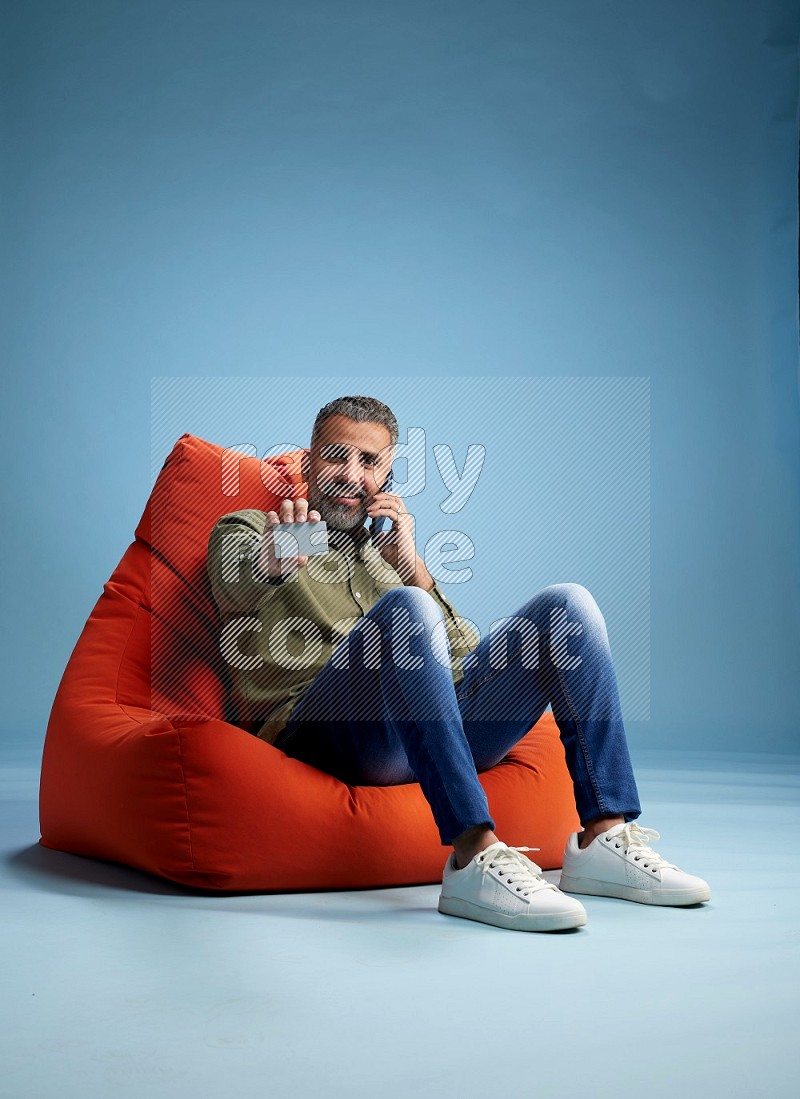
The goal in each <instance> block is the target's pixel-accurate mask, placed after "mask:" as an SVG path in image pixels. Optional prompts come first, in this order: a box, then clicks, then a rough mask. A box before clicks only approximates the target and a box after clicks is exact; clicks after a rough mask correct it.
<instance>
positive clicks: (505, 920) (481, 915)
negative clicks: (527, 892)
mask: <svg viewBox="0 0 800 1099" xmlns="http://www.w3.org/2000/svg"><path fill="white" fill-rule="evenodd" d="M439 911H440V912H442V913H444V915H446V916H460V917H461V919H464V920H475V921H476V922H477V923H489V924H493V925H494V927H504V928H506V929H507V930H509V931H565V930H567V929H568V928H570V927H582V926H583V924H585V923H586V913H585V912H543V913H540V914H539V915H536V914H531V913H527V914H522V915H519V916H507V915H506V914H505V913H504V912H495V911H494V910H493V909H491V908H481V906H480V905H478V904H473V903H472V902H471V901H464V900H461V898H460V897H441V896H440V897H439Z"/></svg>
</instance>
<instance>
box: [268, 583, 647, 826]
mask: <svg viewBox="0 0 800 1099" xmlns="http://www.w3.org/2000/svg"><path fill="white" fill-rule="evenodd" d="M449 655H450V645H449V642H448V639H447V634H446V631H445V628H444V614H443V612H442V610H441V608H440V607H439V604H438V603H437V602H436V600H435V599H433V598H432V596H430V595H429V594H428V592H426V591H424V590H423V589H422V588H416V587H411V586H409V587H402V588H393V589H392V590H391V591H389V592H387V593H386V594H385V595H384V596H382V597H381V598H380V599H379V600H378V602H377V603H376V604H375V605H374V606H373V607H372V608H371V609H370V610H369V612H368V613H367V614H366V615H364V617H363V618H361V619H360V620H359V622H358V623H357V625H356V626H354V627H353V628H352V629H351V630H350V632H349V633H348V635H347V636H346V637H345V638H344V639H343V640H342V641H341V642H340V643H339V645H338V647H337V648H336V649H335V650H334V652H333V654H332V655H331V657H330V658H329V659H328V661H327V663H326V664H325V665H324V666H323V668H322V669H321V670H320V672H319V673H318V674H317V676H316V677H315V678H314V680H313V681H312V683H311V684H310V685H309V687H308V688H307V690H306V691H305V693H304V694H303V695H302V697H301V698H300V699H299V701H298V702H297V704H296V705H295V707H294V709H293V710H292V712H291V714H290V717H289V722H288V724H287V725H286V726H285V727H284V729H282V730H281V732H280V733H279V735H278V737H277V738H276V740H275V746H276V747H277V748H279V749H280V750H281V751H282V752H284V753H285V754H286V755H288V756H292V757H293V758H295V759H300V760H303V761H305V762H306V763H309V764H311V766H313V767H316V768H318V769H319V770H321V771H326V772H327V773H328V774H331V775H334V776H336V777H337V778H339V779H341V780H342V781H343V782H346V783H349V784H351V785H362V786H363V785H366V786H394V785H398V784H400V783H409V782H419V784H420V787H421V788H422V791H423V793H424V795H425V797H426V798H427V800H428V802H429V804H430V806H431V810H432V812H433V817H434V820H435V821H436V825H437V827H438V829H439V835H440V838H441V841H442V845H443V846H444V845H447V844H449V843H450V842H451V841H452V839H453V838H454V837H457V836H459V835H460V834H461V833H462V832H464V831H465V830H466V829H467V828H470V827H472V826H473V825H476V824H488V825H489V827H490V828H492V829H494V828H495V822H494V821H493V820H492V817H491V814H490V812H489V805H488V802H487V800H486V795H485V793H484V791H483V787H482V786H481V784H480V782H479V781H478V777H477V776H478V773H479V772H480V771H485V770H488V769H489V768H490V767H494V766H495V764H497V763H499V762H500V760H501V759H503V758H504V756H506V755H507V753H508V752H509V751H510V749H511V748H512V747H513V746H514V745H515V744H516V743H517V742H518V741H519V740H520V739H521V738H522V737H523V736H524V735H525V734H526V733H527V732H528V731H529V730H530V729H531V727H532V726H533V725H535V723H536V722H537V721H538V720H539V718H540V717H541V715H542V714H543V713H544V711H545V710H546V709H547V706H548V704H549V705H551V706H552V709H553V715H554V717H555V720H556V724H557V725H558V729H559V732H560V735H561V740H562V743H563V745H564V753H565V757H566V762H567V767H568V768H569V772H570V775H571V777H572V782H573V788H574V791H575V804H576V807H577V811H578V816H579V818H580V821H581V824H582V825H583V824H586V822H587V821H590V820H592V819H593V818H595V817H601V816H611V815H619V816H622V817H624V818H625V820H626V821H628V820H634V819H636V818H637V817H638V816H639V815H640V813H641V809H640V806H639V798H638V792H637V789H636V782H635V780H634V777H633V770H632V767H631V761H630V756H629V754H628V746H627V741H626V738H625V730H624V726H623V722H622V713H621V709H620V702H619V695H618V691H617V681H616V676H615V673H614V667H613V664H612V660H611V652H610V649H609V644H608V634H607V632H606V625H605V621H604V619H603V616H602V614H601V613H600V610H599V608H598V606H597V603H596V602H595V600H594V598H593V597H592V595H591V594H590V592H589V591H587V589H586V588H584V587H582V586H581V585H580V584H553V585H551V586H549V587H546V588H543V589H542V590H541V591H539V592H537V593H536V595H534V596H533V597H532V598H531V599H529V600H528V602H527V603H524V604H523V605H522V607H520V609H519V610H518V611H517V612H516V614H515V615H513V616H511V618H506V619H503V620H502V621H501V622H500V623H497V624H493V628H492V629H491V630H490V632H489V634H488V635H487V636H486V637H484V638H483V639H482V640H481V641H480V644H479V645H478V646H477V648H476V649H475V650H474V651H473V653H471V654H470V655H469V656H467V657H466V659H465V661H464V664H463V668H464V678H463V679H462V680H461V682H460V683H459V684H458V685H457V686H454V684H453V677H452V673H451V670H450V662H449Z"/></svg>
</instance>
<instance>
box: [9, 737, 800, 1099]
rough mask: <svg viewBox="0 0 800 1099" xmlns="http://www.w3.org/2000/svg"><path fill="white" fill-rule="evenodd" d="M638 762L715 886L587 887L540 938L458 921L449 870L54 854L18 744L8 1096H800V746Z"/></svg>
mask: <svg viewBox="0 0 800 1099" xmlns="http://www.w3.org/2000/svg"><path fill="white" fill-rule="evenodd" d="M634 762H635V764H636V769H637V777H638V781H639V787H640V793H641V795H642V805H643V810H644V811H643V813H642V817H641V819H640V823H642V824H643V825H646V826H649V827H653V828H657V829H658V830H659V831H660V832H661V834H662V839H661V841H659V843H658V844H657V846H658V847H659V849H660V850H661V851H662V852H663V853H664V854H665V855H667V857H669V858H670V859H672V860H673V861H675V862H677V863H678V865H680V866H682V867H683V868H684V869H686V870H689V871H691V872H693V873H697V874H700V875H701V876H703V877H705V878H707V880H708V881H709V882H710V884H711V887H712V894H713V896H712V900H711V902H710V903H708V904H706V905H702V906H697V907H695V908H688V909H668V908H663V909H659V908H649V907H646V906H644V905H636V904H630V903H626V902H624V901H616V900H608V899H602V898H592V897H587V898H585V899H584V903H585V905H586V908H587V911H588V913H589V923H588V924H587V926H586V927H584V928H581V929H577V930H574V931H570V932H562V933H557V934H549V935H546V934H523V933H519V932H510V931H504V930H500V929H497V928H492V927H488V926H485V925H482V924H475V923H471V922H469V921H466V920H459V919H457V918H454V917H449V916H443V915H440V914H439V913H438V912H437V910H436V902H437V899H438V893H439V890H438V887H437V886H434V885H430V886H421V887H420V886H417V887H414V888H401V889H379V890H363V891H352V892H343V893H319V894H307V893H306V894H295V895H289V894H282V895H263V896H253V895H250V896H234V897H221V896H207V897H204V896H201V897H198V896H194V895H192V896H188V895H186V894H184V893H183V892H181V890H180V889H178V888H177V887H176V888H172V887H171V886H170V885H169V884H165V883H162V882H159V881H157V880H156V879H151V878H149V877H147V876H145V875H142V874H139V873H136V872H134V871H129V870H126V869H123V868H119V867H114V866H109V865H105V864H102V863H95V862H93V861H90V860H86V859H80V858H75V857H72V856H69V855H63V854H58V853H55V852H50V851H46V850H44V849H43V848H39V847H38V846H36V845H35V844H36V840H37V839H38V835H39V832H38V824H37V807H36V795H37V778H38V772H37V765H38V759H37V758H36V752H35V749H34V748H31V749H27V750H26V749H25V748H22V747H20V748H18V749H17V750H16V751H14V750H11V749H7V750H6V754H5V759H4V761H3V767H2V771H0V798H1V800H0V820H1V821H2V837H3V848H4V851H3V859H2V864H1V869H0V874H1V875H2V876H1V877H0V884H1V885H2V920H3V937H2V941H3V959H2V1005H3V1016H2V1019H1V1020H0V1023H1V1024H2V1025H1V1026H0V1034H1V1035H2V1038H1V1039H0V1041H1V1043H2V1048H0V1095H2V1096H3V1097H4V1099H40V1097H41V1099H72V1097H73V1096H74V1097H76V1099H78V1097H80V1099H91V1097H95V1096H97V1097H98V1099H101V1097H102V1099H108V1096H109V1095H129V1096H132V1097H136V1099H139V1097H143V1099H144V1097H147V1099H150V1097H158V1096H165V1097H166V1096H170V1097H173V1099H175V1097H180V1096H183V1095H186V1096H192V1097H194V1099H198V1097H199V1099H213V1097H216V1096H219V1097H223V1096H224V1097H225V1099H228V1097H230V1096H233V1097H235V1099H239V1097H250V1096H252V1097H254V1099H255V1097H258V1099H274V1097H279V1099H281V1097H283V1096H286V1097H287V1099H288V1097H290V1096H291V1097H300V1099H304V1097H306V1096H308V1097H309V1099H310V1097H312V1096H313V1097H315V1099H316V1097H323V1099H331V1097H338V1096H342V1097H344V1096H347V1097H349V1099H353V1097H360V1096H365V1097H366V1096H370V1097H372V1096H374V1095H376V1094H377V1095H379V1096H384V1097H389V1096H392V1097H393V1096H413V1097H414V1099H423V1097H426V1096H431V1097H434V1096H435V1097H436V1099H450V1097H451V1096H452V1097H458V1099H472V1097H474V1099H493V1097H494V1096H506V1095H517V1096H543V1097H546V1099H558V1097H561V1096H564V1097H569V1099H573V1097H576V1096H578V1097H580V1096H591V1097H592V1099H605V1097H609V1099H611V1097H612V1096H613V1097H617V1096H620V1097H622V1096H626V1095H627V1096H632V1095H633V1096H635V1095H644V1096H647V1097H648V1099H656V1097H660V1096H664V1097H666V1096H669V1097H675V1096H679V1097H694V1096H710V1097H713V1099H716V1097H722V1096H724V1097H729V1096H747V1097H751V1096H753V1095H756V1094H759V1095H764V1096H768V1097H769V1099H776V1097H779V1096H789V1095H792V1096H794V1095H796V1094H797V1093H798V1092H797V1079H798V1071H797V1070H798V1063H797V1052H796V1051H797V1048H798V1042H797V1034H798V1032H799V1029H798V1028H799V1025H800V1011H799V1010H798V988H800V980H799V979H798V978H800V967H799V966H798V939H799V938H800V936H799V934H798V919H797V916H798V900H799V899H800V889H799V888H798V885H799V879H798V868H799V866H800V857H799V856H798V851H799V850H800V847H799V846H798V824H799V823H800V822H799V821H798V816H800V814H798V800H800V799H799V795H800V757H786V756H783V757H775V756H772V757H766V756H756V755H748V756H743V755H727V756H721V755H716V756H709V755H702V754H693V755H691V756H687V755H686V754H683V755H682V756H677V755H668V754H665V753H658V754H656V753H652V752H639V753H634ZM501 838H502V837H501ZM276 842H280V838H279V837H276ZM528 842H529V844H530V845H531V846H533V845H534V844H535V841H534V840H533V839H531V840H530V841H528ZM448 850H449V849H445V848H443V849H442V854H443V858H442V863H444V858H445V857H446V854H447V851H448ZM264 856H265V858H269V851H265V853H264ZM297 857H298V858H299V859H302V857H303V852H302V851H301V850H298V852H297ZM532 857H535V856H532ZM548 876H550V877H552V879H553V880H556V881H557V879H558V872H557V871H554V872H553V873H552V874H551V875H548Z"/></svg>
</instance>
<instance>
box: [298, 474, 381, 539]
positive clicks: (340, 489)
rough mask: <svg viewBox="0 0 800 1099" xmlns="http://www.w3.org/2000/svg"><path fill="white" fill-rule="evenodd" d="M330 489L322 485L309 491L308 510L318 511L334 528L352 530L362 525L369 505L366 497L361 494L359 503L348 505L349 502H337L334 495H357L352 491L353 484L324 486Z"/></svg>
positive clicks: (321, 517)
mask: <svg viewBox="0 0 800 1099" xmlns="http://www.w3.org/2000/svg"><path fill="white" fill-rule="evenodd" d="M324 487H325V488H326V489H327V490H328V491H327V492H324V491H323V489H322V487H321V486H317V487H316V488H315V489H313V490H312V489H311V486H309V491H308V510H309V511H312V510H313V511H318V512H319V517H320V519H322V520H324V521H325V522H326V523H327V524H328V526H329V527H330V528H331V529H332V530H347V531H352V530H355V529H356V528H357V527H359V526H361V525H362V524H363V523H364V521H365V520H366V519H367V517H368V516H367V507H366V504H365V502H364V497H363V496H361V498H360V500H359V502H358V505H357V506H356V505H353V506H352V507H348V505H347V504H337V503H336V501H335V500H334V499H333V497H334V496H356V495H360V494H358V493H355V492H352V491H350V488H351V487H352V486H348V485H346V484H344V485H341V484H340V485H335V484H329V485H325V486H324Z"/></svg>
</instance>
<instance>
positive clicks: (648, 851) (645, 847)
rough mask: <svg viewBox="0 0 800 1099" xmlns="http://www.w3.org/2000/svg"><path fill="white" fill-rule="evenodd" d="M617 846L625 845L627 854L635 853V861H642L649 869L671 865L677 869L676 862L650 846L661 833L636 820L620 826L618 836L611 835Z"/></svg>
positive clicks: (659, 868)
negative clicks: (639, 823) (668, 860)
mask: <svg viewBox="0 0 800 1099" xmlns="http://www.w3.org/2000/svg"><path fill="white" fill-rule="evenodd" d="M611 838H612V839H613V841H614V843H615V844H616V845H617V846H624V848H625V854H626V855H633V859H634V862H639V861H641V862H642V865H643V866H644V867H645V868H646V869H649V870H663V869H665V868H667V867H670V868H671V869H673V870H677V869H678V868H677V866H676V865H675V863H674V862H667V860H666V859H665V858H664V857H663V855H659V853H658V851H654V850H653V848H652V847H650V846H649V841H650V840H658V839H661V833H660V832H656V830H655V828H642V827H641V826H640V825H638V824H637V823H636V821H635V820H629V821H628V823H627V824H626V825H625V827H624V828H620V830H619V832H617V834H616V836H612V837H611Z"/></svg>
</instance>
